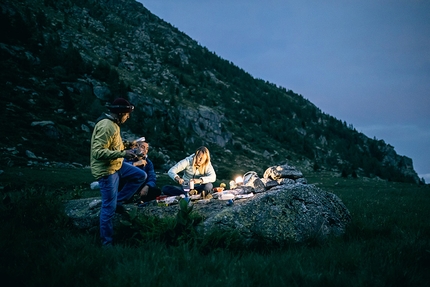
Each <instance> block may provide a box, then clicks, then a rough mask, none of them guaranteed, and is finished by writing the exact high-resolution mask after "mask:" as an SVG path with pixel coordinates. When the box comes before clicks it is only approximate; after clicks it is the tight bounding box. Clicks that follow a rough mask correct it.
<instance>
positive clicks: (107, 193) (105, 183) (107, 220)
mask: <svg viewBox="0 0 430 287" xmlns="http://www.w3.org/2000/svg"><path fill="white" fill-rule="evenodd" d="M118 183H119V175H118V173H114V174H111V175H109V176H104V177H102V178H101V179H99V186H100V194H101V197H102V207H101V210H100V238H101V241H102V245H108V244H112V240H113V223H112V217H113V216H114V214H115V209H116V202H117V196H118Z"/></svg>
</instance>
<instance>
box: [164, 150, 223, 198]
mask: <svg viewBox="0 0 430 287" xmlns="http://www.w3.org/2000/svg"><path fill="white" fill-rule="evenodd" d="M180 172H183V174H182V177H180V176H179V173H180ZM168 175H169V176H170V178H171V179H173V180H174V181H176V182H177V183H178V184H180V185H182V184H183V183H184V182H188V183H189V182H191V181H193V182H194V190H196V191H197V192H198V193H202V192H204V195H208V194H210V193H211V192H212V188H213V184H212V183H213V182H215V181H216V174H215V170H214V168H213V166H212V164H211V156H210V154H209V150H208V148H207V147H205V146H202V147H199V148H198V149H197V150H196V152H195V153H194V154H192V155H190V156H188V157H186V158H184V159H183V160H181V161H179V162H178V163H177V164H175V165H174V166H172V167H171V168H170V169H169V171H168ZM191 187H192V186H191ZM161 192H162V193H163V194H165V195H180V194H184V191H183V189H182V186H173V185H166V186H164V187H163V188H162V189H161Z"/></svg>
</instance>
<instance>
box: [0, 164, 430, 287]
mask: <svg viewBox="0 0 430 287" xmlns="http://www.w3.org/2000/svg"><path fill="white" fill-rule="evenodd" d="M305 177H306V178H307V179H308V181H309V182H310V183H314V184H317V185H318V186H320V187H321V188H322V189H324V190H326V191H329V192H333V193H335V194H337V195H338V196H339V197H340V198H341V199H342V201H343V202H344V204H345V205H346V206H347V207H348V209H349V210H350V212H351V214H352V218H353V221H352V224H351V226H350V227H349V229H348V231H347V233H346V234H345V236H343V237H341V238H334V239H332V240H330V241H329V242H325V243H321V242H317V241H316V242H309V243H308V244H306V245H303V246H289V247H286V248H282V249H273V250H266V248H264V247H263V246H262V248H261V250H247V251H244V250H238V249H231V248H230V249H228V248H214V246H215V245H211V244H206V245H201V246H200V247H199V246H197V247H191V246H188V245H186V244H180V245H178V246H166V245H164V244H161V243H158V242H145V243H144V244H143V245H142V246H141V247H127V245H124V244H118V245H116V246H114V248H112V249H110V250H104V249H101V248H100V247H99V244H98V236H97V233H96V232H95V233H89V234H80V233H76V232H74V231H73V230H71V229H70V227H68V225H67V223H66V222H67V221H66V219H65V218H63V217H62V216H58V215H57V214H58V212H59V210H61V205H58V204H57V203H58V202H57V201H55V200H54V199H52V198H51V197H50V196H40V194H41V192H40V191H39V190H45V191H46V193H47V194H49V193H52V191H53V193H54V194H56V195H59V198H70V197H71V195H72V194H73V193H74V192H72V191H73V190H79V189H81V193H80V194H76V193H75V196H84V197H85V196H92V195H93V194H94V191H91V190H90V189H89V188H88V187H87V186H88V185H89V183H90V182H91V181H92V180H93V179H92V177H91V175H90V173H89V170H87V169H70V170H52V169H44V170H34V169H30V168H21V169H19V168H12V169H5V172H4V173H3V174H2V175H0V180H1V183H2V186H4V187H5V188H4V189H3V190H2V196H4V195H6V194H9V195H10V194H15V196H13V197H12V203H13V204H11V205H10V204H9V205H5V204H3V205H0V207H1V209H0V211H1V212H0V231H1V232H0V233H1V234H2V236H1V237H0V238H1V239H0V252H1V254H0V255H1V256H0V258H1V259H0V260H1V261H0V263H1V266H4V268H2V269H0V278H2V280H5V281H4V282H6V283H9V282H12V283H13V284H9V285H13V286H20V285H25V286H59V285H61V286H77V285H79V286H90V285H92V286H100V285H104V286H120V285H122V286H137V285H139V286H184V285H191V286H209V285H210V286H263V285H264V286H287V285H288V286H427V284H428V282H430V275H429V274H428V272H427V271H428V270H429V268H430V222H429V221H428V217H429V215H430V214H429V211H428V206H430V188H429V186H418V185H412V184H402V183H391V182H386V181H378V180H368V179H343V178H340V177H334V176H333V175H331V174H322V173H314V174H305ZM163 180H164V179H163ZM18 183H19V184H21V189H16V188H15V187H16V186H17V185H16V184H18ZM24 183H25V184H28V186H24ZM36 183H38V184H39V185H40V186H48V187H47V188H41V189H31V188H30V187H29V186H31V185H34V184H36ZM14 184H15V185H14ZM22 193H25V196H24V195H22V197H19V196H18V195H19V194H22ZM42 193H43V192H42ZM26 198H29V199H31V201H28V200H25V199H26ZM24 275H25V276H24Z"/></svg>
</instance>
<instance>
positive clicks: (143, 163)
mask: <svg viewBox="0 0 430 287" xmlns="http://www.w3.org/2000/svg"><path fill="white" fill-rule="evenodd" d="M146 164H147V162H146V160H144V159H141V160H138V161H135V162H133V165H134V166H141V165H143V166H145V165H146Z"/></svg>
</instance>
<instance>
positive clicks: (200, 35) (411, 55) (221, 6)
mask: <svg viewBox="0 0 430 287" xmlns="http://www.w3.org/2000/svg"><path fill="white" fill-rule="evenodd" d="M139 2H141V3H142V4H143V5H144V6H145V7H146V8H147V9H149V10H150V11H151V12H152V13H153V14H155V15H157V16H158V17H160V18H161V19H163V20H165V21H167V22H169V23H170V24H172V25H173V26H175V27H176V28H178V29H179V30H181V31H182V32H184V33H185V34H187V35H189V36H190V37H191V38H193V39H195V40H196V41H197V42H199V43H200V44H201V45H202V46H205V47H207V48H208V49H209V50H210V51H213V52H215V53H216V54H217V55H219V56H220V57H222V58H224V59H226V60H229V61H231V62H233V63H234V64H235V65H237V66H239V67H240V68H242V69H244V70H245V71H247V72H248V73H250V74H251V75H252V76H254V77H255V78H260V79H263V80H266V81H269V82H271V83H274V84H277V85H279V86H282V87H285V88H287V89H291V90H293V91H294V92H296V93H298V94H301V95H302V96H303V97H305V98H307V99H308V100H310V101H311V102H312V103H314V104H315V105H316V106H317V107H319V108H320V109H321V110H322V111H323V112H325V113H327V114H330V115H332V116H334V117H336V118H337V119H340V120H342V121H346V122H347V123H348V124H352V125H353V126H354V127H355V128H356V129H357V130H358V131H360V132H363V133H364V134H365V135H367V136H368V137H371V138H373V137H376V138H377V139H383V140H384V141H385V142H386V143H388V144H390V145H392V146H394V148H395V150H396V152H397V153H398V154H400V155H405V156H407V157H410V158H412V160H413V163H414V169H415V170H416V171H417V173H418V175H419V176H420V177H423V178H424V179H425V180H426V182H427V183H430V1H427V0H425V1H424V0H391V1H388V0H387V1H384V0H354V1H352V0H342V1H341V0H336V1H334V0H328V1H318V0H310V1H306V0H302V1H299V0H294V1H288V0H283V1H282V0H266V1H260V0H258V1H257V0H235V1H227V0H205V1H199V0H181V1H174V0H140V1H139Z"/></svg>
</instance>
